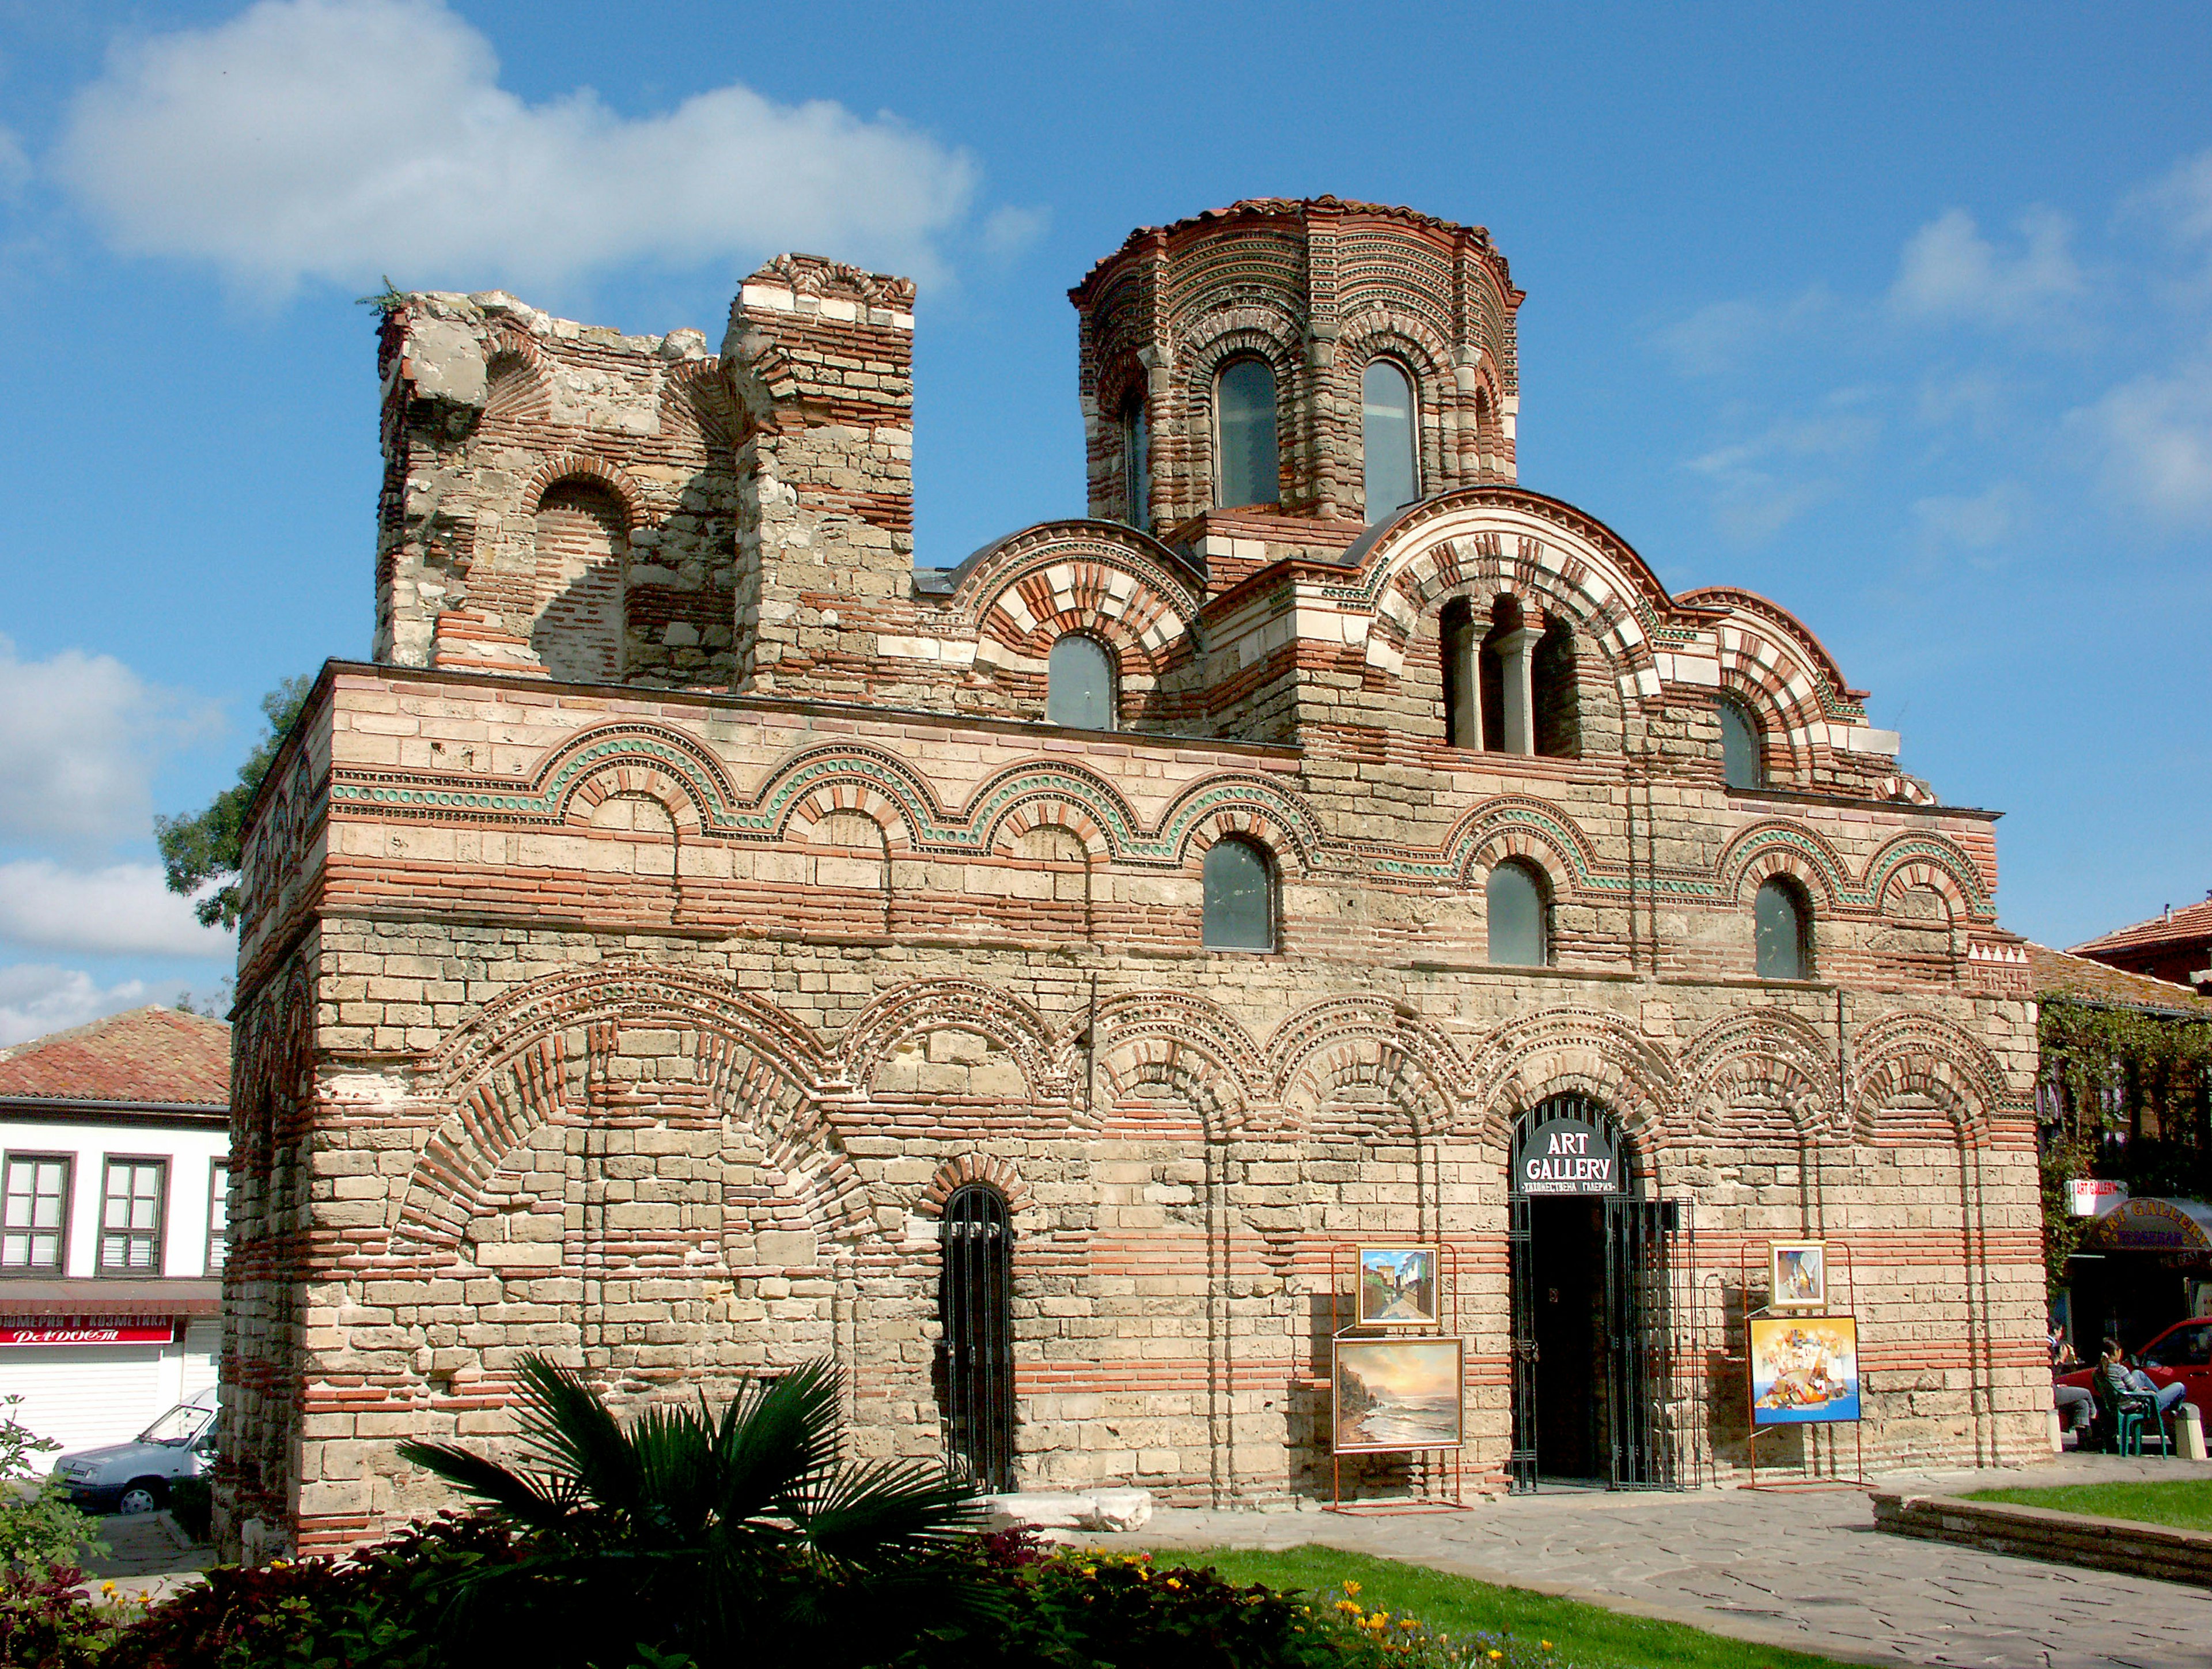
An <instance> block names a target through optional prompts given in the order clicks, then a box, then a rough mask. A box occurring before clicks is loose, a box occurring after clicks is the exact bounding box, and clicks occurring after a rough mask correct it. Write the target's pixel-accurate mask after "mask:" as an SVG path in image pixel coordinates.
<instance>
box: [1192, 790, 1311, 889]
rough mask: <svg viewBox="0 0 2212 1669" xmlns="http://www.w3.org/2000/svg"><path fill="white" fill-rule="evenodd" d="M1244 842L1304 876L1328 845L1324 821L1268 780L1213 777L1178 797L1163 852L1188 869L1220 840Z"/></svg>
mask: <svg viewBox="0 0 2212 1669" xmlns="http://www.w3.org/2000/svg"><path fill="white" fill-rule="evenodd" d="M1231 836H1243V837H1244V838H1248V839H1252V840H1256V841H1258V842H1260V843H1261V844H1262V845H1264V846H1266V847H1267V850H1268V852H1269V854H1270V855H1271V856H1273V858H1274V860H1275V862H1276V864H1277V867H1278V868H1280V869H1282V870H1283V871H1284V872H1285V874H1291V875H1297V876H1303V875H1304V874H1305V873H1306V872H1307V871H1308V870H1309V869H1310V868H1312V866H1313V862H1314V858H1315V856H1316V854H1317V853H1318V852H1319V851H1320V850H1321V849H1322V844H1323V839H1322V827H1321V822H1320V819H1317V818H1316V817H1315V816H1314V814H1313V813H1312V812H1310V810H1308V809H1307V807H1306V806H1305V805H1304V801H1302V800H1300V799H1299V798H1298V797H1297V795H1294V794H1293V793H1292V792H1291V790H1289V789H1285V788H1284V787H1283V786H1281V785H1280V784H1279V783H1273V782H1269V781H1268V780H1267V779H1266V778H1265V777H1245V776H1231V775H1226V774H1225V775H1222V776H1218V777H1207V778H1206V780H1205V781H1203V782H1201V783H1197V784H1196V785H1194V787H1191V788H1188V789H1185V790H1184V791H1183V792H1182V795H1180V796H1178V797H1177V799H1176V802H1175V804H1174V805H1172V806H1170V807H1169V808H1168V811H1167V814H1166V815H1165V816H1164V817H1163V818H1162V819H1160V831H1159V841H1158V844H1159V846H1160V847H1161V848H1162V849H1163V850H1164V851H1165V852H1166V853H1168V854H1171V855H1172V857H1171V862H1174V863H1175V864H1176V866H1177V867H1178V868H1189V867H1190V866H1191V864H1192V863H1193V862H1194V860H1195V859H1196V858H1197V857H1199V856H1203V854H1204V853H1205V851H1206V848H1207V847H1209V846H1211V845H1212V844H1213V843H1214V842H1215V841H1217V840H1223V839H1226V838H1230V837H1231Z"/></svg>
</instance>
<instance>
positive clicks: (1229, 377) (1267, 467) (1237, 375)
mask: <svg viewBox="0 0 2212 1669" xmlns="http://www.w3.org/2000/svg"><path fill="white" fill-rule="evenodd" d="M1213 413H1214V417H1213V426H1214V429H1215V431H1216V433H1215V436H1214V471H1213V502H1214V503H1215V505H1216V506H1217V507H1218V508H1220V509H1231V508H1233V507H1235V506H1237V505H1239V504H1272V503H1274V502H1275V500H1276V499H1277V497H1279V496H1280V494H1281V491H1282V487H1281V483H1280V478H1279V460H1278V457H1277V454H1276V451H1275V369H1274V367H1273V366H1272V365H1270V364H1268V363H1267V361H1266V360H1264V359H1254V358H1251V357H1250V356H1246V357H1244V358H1243V359H1232V360H1231V361H1230V362H1228V363H1227V364H1226V365H1225V366H1223V367H1222V368H1221V375H1220V376H1219V377H1218V378H1217V379H1215V381H1214V385H1213Z"/></svg>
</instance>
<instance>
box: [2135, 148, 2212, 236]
mask: <svg viewBox="0 0 2212 1669" xmlns="http://www.w3.org/2000/svg"><path fill="white" fill-rule="evenodd" d="M2121 211H2122V212H2123V213H2124V214H2129V213H2134V214H2140V213H2148V214H2150V215H2151V216H2154V218H2156V219H2157V220H2159V221H2160V222H2164V224H2165V226H2166V229H2167V230H2168V231H2169V232H2171V233H2172V235H2174V236H2175V237H2177V238H2180V239H2182V240H2184V241H2188V242H2192V243H2193V242H2197V241H2201V240H2204V239H2212V150H2207V151H2200V152H2198V153H2197V155H2194V156H2189V157H2184V158H2183V159H2182V160H2181V161H2179V162H2177V163H2176V164H2174V166H2173V168H2172V169H2171V170H2170V171H2169V172H2168V173H2167V174H2166V177H2165V178H2164V179H2162V180H2158V181H2156V182H2155V183H2154V184H2152V185H2149V186H2145V187H2144V188H2143V189H2142V190H2141V191H2139V192H2134V193H2132V194H2131V195H2130V197H2129V198H2128V199H2127V201H2126V202H2125V203H2124V204H2121Z"/></svg>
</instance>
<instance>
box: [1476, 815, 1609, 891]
mask: <svg viewBox="0 0 2212 1669" xmlns="http://www.w3.org/2000/svg"><path fill="white" fill-rule="evenodd" d="M1443 852H1444V854H1445V856H1446V861H1447V862H1449V864H1450V865H1451V867H1452V870H1453V873H1454V874H1455V875H1457V877H1458V878H1459V881H1460V884H1461V885H1462V886H1468V887H1472V886H1475V885H1476V884H1477V882H1478V880H1479V879H1480V878H1486V877H1487V876H1488V874H1489V873H1490V872H1491V871H1492V869H1494V868H1497V867H1498V865H1499V864H1501V863H1503V862H1506V861H1507V860H1508V859H1510V858H1518V859H1520V860H1521V861H1522V862H1526V863H1533V864H1534V865H1535V866H1536V868H1538V869H1540V870H1541V871H1542V872H1543V874H1544V878H1545V879H1546V880H1547V881H1548V882H1549V883H1550V884H1551V888H1552V895H1553V897H1554V898H1568V897H1571V896H1573V895H1574V894H1576V893H1579V892H1589V890H1590V889H1591V887H1592V885H1593V883H1594V881H1595V878H1596V871H1597V862H1598V860H1597V848H1596V845H1595V843H1593V842H1592V841H1591V839H1590V838H1589V835H1588V834H1587V833H1585V832H1584V831H1583V828H1582V826H1581V825H1579V824H1577V822H1576V821H1575V820H1574V819H1572V818H1571V817H1570V816H1568V815H1567V813H1565V811H1564V810H1562V809H1561V808H1560V807H1556V806H1553V805H1548V804H1547V803H1545V802H1544V801H1540V800H1531V799H1528V798H1525V797H1523V796H1521V795H1499V796H1498V797H1497V798H1495V799H1492V800H1486V801H1483V802H1482V803H1481V804H1480V805H1479V806H1475V807H1473V808H1471V809H1470V810H1469V811H1468V813H1466V815H1464V816H1463V817H1462V818H1461V819H1459V821H1458V823H1457V824H1455V825H1454V826H1453V829H1452V831H1451V832H1450V833H1449V835H1447V836H1446V837H1445V838H1444V841H1443Z"/></svg>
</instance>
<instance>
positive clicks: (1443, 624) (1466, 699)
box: [1437, 597, 1482, 747]
mask: <svg viewBox="0 0 2212 1669" xmlns="http://www.w3.org/2000/svg"><path fill="white" fill-rule="evenodd" d="M1479 648H1480V644H1479V642H1478V640H1477V639H1476V637H1475V635H1474V609H1473V608H1472V607H1471V606H1469V605H1468V600H1467V599H1466V598H1464V597H1455V598H1453V599H1452V600H1451V601H1449V602H1448V603H1446V604H1445V605H1444V606H1443V613H1442V614H1440V615H1438V616H1437V649H1438V651H1439V652H1440V653H1441V654H1442V655H1443V685H1444V746H1447V747H1480V746H1482V667H1481V666H1480V664H1479V662H1478V661H1477V658H1476V657H1477V651H1478V649H1479Z"/></svg>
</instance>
